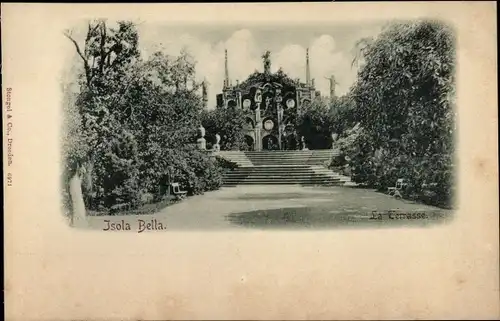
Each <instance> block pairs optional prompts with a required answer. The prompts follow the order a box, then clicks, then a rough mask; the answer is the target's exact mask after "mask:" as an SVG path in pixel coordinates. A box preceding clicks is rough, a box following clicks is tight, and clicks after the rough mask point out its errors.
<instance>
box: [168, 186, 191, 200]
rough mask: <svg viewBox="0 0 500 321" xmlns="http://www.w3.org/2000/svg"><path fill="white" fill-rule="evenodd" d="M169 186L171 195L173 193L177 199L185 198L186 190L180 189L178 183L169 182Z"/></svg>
mask: <svg viewBox="0 0 500 321" xmlns="http://www.w3.org/2000/svg"><path fill="white" fill-rule="evenodd" d="M170 186H171V187H172V195H174V196H175V197H176V198H177V199H179V200H182V199H184V198H186V196H187V191H181V188H180V186H179V183H171V184H170Z"/></svg>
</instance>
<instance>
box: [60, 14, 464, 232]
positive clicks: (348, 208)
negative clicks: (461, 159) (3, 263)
mask: <svg viewBox="0 0 500 321" xmlns="http://www.w3.org/2000/svg"><path fill="white" fill-rule="evenodd" d="M61 36H64V37H66V38H67V40H68V41H67V47H68V50H72V51H73V53H74V54H73V56H72V57H73V59H72V60H71V63H70V65H68V69H67V70H68V71H67V74H66V75H65V77H64V80H65V83H64V84H63V88H64V95H65V100H64V106H63V108H64V115H65V123H64V125H65V128H64V133H65V136H64V140H63V144H64V148H63V151H64V153H65V155H64V157H65V158H64V159H65V162H64V165H65V168H64V176H63V180H64V181H63V184H64V185H63V186H64V189H63V191H64V193H65V194H64V196H65V198H64V200H65V207H66V209H67V211H66V215H67V216H68V219H69V222H70V224H72V225H73V226H75V227H87V228H93V229H102V230H104V231H115V230H131V231H136V232H145V231H149V230H167V229H202V230H203V229H226V228H244V229H282V228H293V229H296V228H315V229H316V228H345V227H349V228H351V227H352V228H356V227H381V226H394V225H417V226H424V225H429V224H441V223H443V222H446V221H448V220H449V219H451V218H452V215H453V206H454V202H453V195H454V190H455V182H454V180H453V177H454V171H455V167H456V162H455V157H454V150H455V143H454V137H455V129H456V126H455V117H456V113H455V107H454V102H455V68H456V66H455V59H456V57H455V34H454V28H453V26H452V25H449V24H447V23H445V22H443V21H439V20H428V19H427V20H426V19H420V20H408V21H368V22H366V23H363V24H346V23H343V24H335V23H332V24H328V25H325V24H317V25H315V24H303V25H299V26H297V25H293V24H289V25H286V24H283V25H280V26H279V27H276V26H273V25H270V26H266V25H255V24H254V25H247V26H245V25H220V26H217V25H210V27H207V26H205V25H171V24H161V23H148V22H147V21H111V20H109V19H97V20H89V21H84V22H82V24H81V25H78V26H70V27H69V28H68V29H67V30H65V31H64V34H61Z"/></svg>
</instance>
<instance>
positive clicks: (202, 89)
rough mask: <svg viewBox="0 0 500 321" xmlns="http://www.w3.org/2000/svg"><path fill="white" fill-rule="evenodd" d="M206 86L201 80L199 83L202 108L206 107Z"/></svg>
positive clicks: (204, 81) (205, 82)
mask: <svg viewBox="0 0 500 321" xmlns="http://www.w3.org/2000/svg"><path fill="white" fill-rule="evenodd" d="M207 87H208V84H207V81H206V80H203V82H202V83H201V96H202V101H203V108H207V106H208V89H207Z"/></svg>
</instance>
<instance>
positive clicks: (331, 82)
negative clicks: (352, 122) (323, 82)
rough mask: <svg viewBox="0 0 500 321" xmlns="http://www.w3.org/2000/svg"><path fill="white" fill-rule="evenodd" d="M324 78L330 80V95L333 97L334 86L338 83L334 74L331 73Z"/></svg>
mask: <svg viewBox="0 0 500 321" xmlns="http://www.w3.org/2000/svg"><path fill="white" fill-rule="evenodd" d="M325 79H328V80H329V81H330V96H331V97H335V86H336V85H338V84H339V83H338V82H337V81H336V80H335V76H334V75H331V76H330V78H327V77H325Z"/></svg>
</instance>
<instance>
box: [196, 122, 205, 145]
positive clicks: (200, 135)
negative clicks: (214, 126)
mask: <svg viewBox="0 0 500 321" xmlns="http://www.w3.org/2000/svg"><path fill="white" fill-rule="evenodd" d="M196 143H197V145H198V149H199V150H206V149H207V141H206V140H205V128H204V127H203V126H202V125H200V127H198V139H197V140H196Z"/></svg>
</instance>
